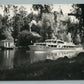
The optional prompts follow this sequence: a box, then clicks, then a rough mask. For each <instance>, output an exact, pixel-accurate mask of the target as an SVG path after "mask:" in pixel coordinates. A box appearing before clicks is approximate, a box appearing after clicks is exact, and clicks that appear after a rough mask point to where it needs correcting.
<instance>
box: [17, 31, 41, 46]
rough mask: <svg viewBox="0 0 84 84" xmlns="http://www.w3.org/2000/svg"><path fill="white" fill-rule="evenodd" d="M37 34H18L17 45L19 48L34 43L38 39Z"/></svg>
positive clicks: (23, 32)
mask: <svg viewBox="0 0 84 84" xmlns="http://www.w3.org/2000/svg"><path fill="white" fill-rule="evenodd" d="M38 38H39V37H38V34H37V33H34V32H29V31H27V30H24V31H22V32H20V33H19V36H18V45H19V46H28V45H30V44H32V43H33V42H35V41H36V40H37V39H38Z"/></svg>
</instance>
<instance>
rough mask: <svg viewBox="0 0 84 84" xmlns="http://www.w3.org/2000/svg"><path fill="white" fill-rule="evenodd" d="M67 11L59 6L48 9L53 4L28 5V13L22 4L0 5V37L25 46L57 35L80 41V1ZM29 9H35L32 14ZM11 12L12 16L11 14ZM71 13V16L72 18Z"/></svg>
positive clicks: (83, 31) (83, 33)
mask: <svg viewBox="0 0 84 84" xmlns="http://www.w3.org/2000/svg"><path fill="white" fill-rule="evenodd" d="M72 7H73V10H72V11H71V13H68V14H67V15H66V14H63V10H62V9H61V8H60V9H59V12H58V11H52V10H53V5H47V4H44V5H41V4H34V5H32V8H31V12H30V13H28V11H26V8H25V7H24V6H21V7H19V6H18V5H0V8H1V9H3V15H1V14H0V40H4V39H8V40H14V42H15V43H17V45H18V46H27V45H29V44H33V43H34V42H36V41H37V40H38V38H39V40H38V41H45V40H46V39H51V38H58V39H62V40H64V41H68V42H70V41H72V42H73V43H75V44H83V43H84V39H83V38H84V14H83V13H84V5H83V4H80V5H79V4H75V5H72ZM33 11H36V12H37V13H36V14H35V13H34V12H33ZM11 12H12V16H11ZM71 17H74V18H75V20H74V21H72V20H71Z"/></svg>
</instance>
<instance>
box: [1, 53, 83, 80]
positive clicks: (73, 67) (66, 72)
mask: <svg viewBox="0 0 84 84" xmlns="http://www.w3.org/2000/svg"><path fill="white" fill-rule="evenodd" d="M78 79H84V53H80V54H79V55H78V56H77V57H74V58H71V59H68V58H67V57H66V56H65V57H64V58H59V59H58V60H55V61H51V60H45V61H43V62H39V63H34V64H31V65H30V64H28V63H26V64H24V65H22V66H21V67H15V68H14V69H10V70H1V71H0V80H78Z"/></svg>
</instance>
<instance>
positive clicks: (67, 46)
mask: <svg viewBox="0 0 84 84" xmlns="http://www.w3.org/2000/svg"><path fill="white" fill-rule="evenodd" d="M29 48H30V50H32V51H54V50H58V51H60V50H62V51H63V50H64V51H65V50H71V51H72V50H77V51H81V50H83V47H82V46H81V45H75V44H73V43H72V42H64V41H62V40H57V39H47V40H45V42H39V43H34V45H29Z"/></svg>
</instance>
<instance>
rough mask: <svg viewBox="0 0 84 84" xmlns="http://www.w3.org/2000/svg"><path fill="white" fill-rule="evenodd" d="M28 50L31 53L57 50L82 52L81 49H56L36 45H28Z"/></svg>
mask: <svg viewBox="0 0 84 84" xmlns="http://www.w3.org/2000/svg"><path fill="white" fill-rule="evenodd" d="M29 48H30V50H32V51H52V50H58V51H60V50H62V51H63V50H64V51H65V50H71V51H72V50H77V51H81V50H83V48H82V47H75V48H56V47H46V46H38V45H36V46H34V45H29Z"/></svg>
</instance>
